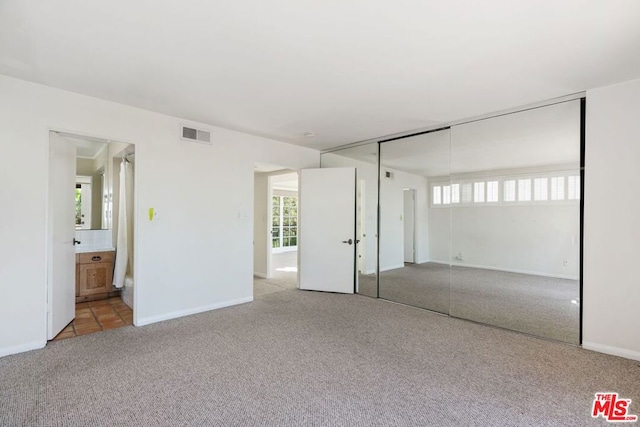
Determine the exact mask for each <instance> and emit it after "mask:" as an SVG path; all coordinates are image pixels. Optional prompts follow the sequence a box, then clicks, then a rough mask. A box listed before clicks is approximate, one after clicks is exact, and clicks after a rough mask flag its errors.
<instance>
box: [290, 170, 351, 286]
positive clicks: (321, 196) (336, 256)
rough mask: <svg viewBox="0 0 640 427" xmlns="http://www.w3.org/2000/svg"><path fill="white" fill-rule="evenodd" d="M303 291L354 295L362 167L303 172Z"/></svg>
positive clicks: (300, 249)
mask: <svg viewBox="0 0 640 427" xmlns="http://www.w3.org/2000/svg"><path fill="white" fill-rule="evenodd" d="M299 194H300V199H299V206H298V213H299V215H300V222H299V224H298V227H299V228H298V230H299V238H300V242H299V243H298V263H299V269H298V271H299V272H300V273H299V287H300V289H306V290H314V291H325V292H341V293H346V294H352V293H353V292H354V289H355V259H356V222H355V217H356V212H355V210H356V169H355V168H324V169H303V170H301V171H300V189H299Z"/></svg>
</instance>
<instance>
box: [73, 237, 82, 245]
mask: <svg viewBox="0 0 640 427" xmlns="http://www.w3.org/2000/svg"><path fill="white" fill-rule="evenodd" d="M80 243H82V242H81V241H80V240H76V238H75V237H74V238H73V246H75V245H79V244H80Z"/></svg>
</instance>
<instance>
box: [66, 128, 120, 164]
mask: <svg viewBox="0 0 640 427" xmlns="http://www.w3.org/2000/svg"><path fill="white" fill-rule="evenodd" d="M59 134H60V136H62V137H63V138H65V139H66V140H67V141H69V142H70V143H72V144H73V145H75V146H76V157H79V158H81V159H95V158H96V157H98V155H99V154H100V153H101V152H102V150H104V149H105V148H106V147H107V145H109V143H108V142H107V141H105V140H102V139H99V138H91V137H79V136H75V135H72V134H68V133H63V132H59Z"/></svg>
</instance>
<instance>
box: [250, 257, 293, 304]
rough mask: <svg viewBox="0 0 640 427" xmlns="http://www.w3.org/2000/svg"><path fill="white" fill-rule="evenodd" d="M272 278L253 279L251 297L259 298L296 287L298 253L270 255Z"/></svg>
mask: <svg viewBox="0 0 640 427" xmlns="http://www.w3.org/2000/svg"><path fill="white" fill-rule="evenodd" d="M271 267H272V270H273V271H272V273H273V275H272V277H271V278H269V279H262V278H260V277H256V276H254V277H253V296H254V298H259V297H261V296H263V295H268V294H272V293H274V292H282V291H286V290H288V289H296V288H297V287H298V252H297V251H290V252H282V253H279V254H272V255H271Z"/></svg>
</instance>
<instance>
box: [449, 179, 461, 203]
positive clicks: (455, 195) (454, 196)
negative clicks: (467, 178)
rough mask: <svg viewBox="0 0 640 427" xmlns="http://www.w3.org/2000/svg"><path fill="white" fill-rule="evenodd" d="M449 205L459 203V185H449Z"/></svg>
mask: <svg viewBox="0 0 640 427" xmlns="http://www.w3.org/2000/svg"><path fill="white" fill-rule="evenodd" d="M451 203H460V184H451Z"/></svg>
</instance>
